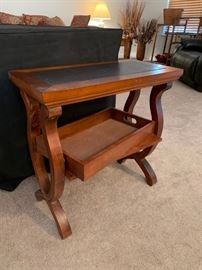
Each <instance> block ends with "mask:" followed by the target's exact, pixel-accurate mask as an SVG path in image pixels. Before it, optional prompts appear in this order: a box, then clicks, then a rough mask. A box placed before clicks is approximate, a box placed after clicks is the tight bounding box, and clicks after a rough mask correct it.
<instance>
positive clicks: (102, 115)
mask: <svg viewBox="0 0 202 270" xmlns="http://www.w3.org/2000/svg"><path fill="white" fill-rule="evenodd" d="M129 119H133V120H135V123H131V122H130V121H129ZM154 125H155V123H154V121H150V120H147V119H144V118H141V117H138V116H134V115H129V114H127V113H125V112H122V111H119V110H117V109H109V110H106V111H102V112H99V113H96V114H93V115H91V116H89V117H86V118H83V119H81V120H78V121H76V122H73V123H71V124H68V125H66V126H63V127H61V128H59V129H58V132H59V136H60V139H61V145H62V149H63V153H64V156H65V160H66V169H67V171H69V172H70V173H71V174H73V175H75V176H76V177H78V178H80V179H81V180H87V179H88V178H90V177H91V176H92V175H94V174H95V173H96V172H97V171H99V170H100V169H102V168H104V167H105V166H107V165H108V164H109V163H111V162H112V161H115V160H119V159H121V158H124V157H126V156H128V155H131V154H133V153H135V152H139V151H140V150H142V149H145V148H147V147H149V146H152V145H154V144H157V143H158V142H159V141H160V140H161V139H160V138H159V137H157V136H156V135H154V133H153V132H154ZM37 149H38V151H39V152H40V153H41V154H43V155H45V156H47V153H46V150H45V146H44V144H43V139H42V136H40V137H38V138H37Z"/></svg>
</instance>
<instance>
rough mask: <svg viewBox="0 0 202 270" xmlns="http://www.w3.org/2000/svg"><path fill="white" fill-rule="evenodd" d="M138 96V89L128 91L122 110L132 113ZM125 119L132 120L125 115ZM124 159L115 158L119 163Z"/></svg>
mask: <svg viewBox="0 0 202 270" xmlns="http://www.w3.org/2000/svg"><path fill="white" fill-rule="evenodd" d="M139 97H140V89H138V90H133V91H130V93H129V95H128V98H127V100H126V102H125V105H124V108H123V110H124V112H128V113H130V114H132V113H133V110H134V107H135V105H136V103H137V101H138V99H139ZM127 120H128V121H130V122H132V118H130V117H127ZM125 161H126V158H122V159H119V160H117V162H118V163H119V164H122V163H124V162H125Z"/></svg>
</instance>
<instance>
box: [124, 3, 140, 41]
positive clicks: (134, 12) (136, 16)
mask: <svg viewBox="0 0 202 270" xmlns="http://www.w3.org/2000/svg"><path fill="white" fill-rule="evenodd" d="M144 8H145V3H144V2H143V1H139V0H134V1H133V2H132V3H131V1H130V0H128V1H127V3H126V5H125V7H124V8H123V11H121V18H120V19H121V22H120V26H121V28H122V29H123V34H124V36H125V37H130V38H136V37H137V27H138V25H139V22H140V19H141V17H142V13H143V11H144Z"/></svg>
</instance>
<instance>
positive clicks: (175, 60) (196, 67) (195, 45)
mask: <svg viewBox="0 0 202 270" xmlns="http://www.w3.org/2000/svg"><path fill="white" fill-rule="evenodd" d="M171 66H174V67H179V68H183V69H184V74H183V76H182V77H181V78H180V80H181V81H182V82H184V83H186V84H188V85H189V86H191V87H192V88H194V89H195V90H197V91H200V92H202V39H184V40H182V42H181V45H180V46H179V47H178V49H177V50H176V52H175V53H174V54H173V56H172V58H171Z"/></svg>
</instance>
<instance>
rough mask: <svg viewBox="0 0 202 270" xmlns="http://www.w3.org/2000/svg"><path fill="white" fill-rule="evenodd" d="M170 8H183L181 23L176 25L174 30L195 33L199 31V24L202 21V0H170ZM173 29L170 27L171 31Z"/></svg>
mask: <svg viewBox="0 0 202 270" xmlns="http://www.w3.org/2000/svg"><path fill="white" fill-rule="evenodd" d="M169 8H183V9H184V11H183V14H182V17H183V18H184V19H181V20H180V24H181V25H183V26H176V27H175V29H174V32H177V33H187V34H189V33H190V34H192V33H193V34H195V33H197V32H198V31H199V25H200V24H201V21H202V0H170V1H169ZM172 30H173V29H172V27H169V32H171V31H172Z"/></svg>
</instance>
